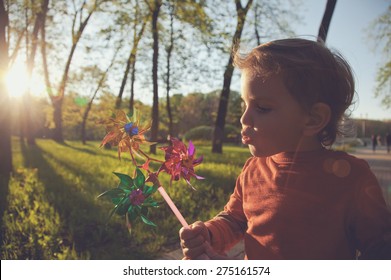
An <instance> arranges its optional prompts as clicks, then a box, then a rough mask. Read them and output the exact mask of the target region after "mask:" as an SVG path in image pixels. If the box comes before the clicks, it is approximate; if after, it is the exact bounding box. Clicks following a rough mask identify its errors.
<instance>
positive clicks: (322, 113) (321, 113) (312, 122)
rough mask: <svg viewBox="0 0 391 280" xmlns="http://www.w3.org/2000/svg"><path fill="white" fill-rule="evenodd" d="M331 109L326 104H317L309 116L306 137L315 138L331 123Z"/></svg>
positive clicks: (305, 130) (305, 129)
mask: <svg viewBox="0 0 391 280" xmlns="http://www.w3.org/2000/svg"><path fill="white" fill-rule="evenodd" d="M330 117H331V109H330V107H329V105H327V104H325V103H321V102H319V103H315V104H314V105H313V106H312V108H311V110H310V112H309V115H308V121H307V123H306V124H305V127H304V135H306V136H313V135H316V134H318V133H319V132H320V131H322V129H323V128H324V127H325V126H326V125H327V124H328V123H329V121H330Z"/></svg>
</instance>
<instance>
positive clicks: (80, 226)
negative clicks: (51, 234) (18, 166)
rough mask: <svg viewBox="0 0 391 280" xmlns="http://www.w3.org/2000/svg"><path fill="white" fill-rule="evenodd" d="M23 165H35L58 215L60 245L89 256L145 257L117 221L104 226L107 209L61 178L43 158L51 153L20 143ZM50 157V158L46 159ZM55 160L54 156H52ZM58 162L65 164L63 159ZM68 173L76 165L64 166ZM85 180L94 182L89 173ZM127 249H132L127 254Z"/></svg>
mask: <svg viewBox="0 0 391 280" xmlns="http://www.w3.org/2000/svg"><path fill="white" fill-rule="evenodd" d="M21 151H22V154H23V158H24V165H25V166H26V167H29V168H37V169H38V176H39V179H40V181H42V183H43V184H44V185H45V194H46V196H47V199H48V201H50V203H51V204H52V205H53V206H54V208H55V210H56V211H57V212H58V213H59V215H60V217H61V225H62V229H61V231H60V232H61V238H62V240H63V244H64V245H67V246H69V247H70V248H72V247H74V248H75V249H76V251H77V252H78V253H79V254H80V255H89V256H90V257H91V258H92V259H132V258H134V259H139V258H144V259H145V258H146V256H144V255H143V254H142V253H140V252H138V251H137V250H136V248H134V244H131V242H130V238H129V236H128V235H127V232H126V230H124V228H123V227H121V225H120V224H119V223H110V227H106V226H105V224H104V223H105V222H106V219H105V217H107V215H108V212H107V209H103V207H102V208H99V207H97V206H96V204H95V203H94V199H95V196H94V194H91V198H90V197H88V195H89V194H88V192H87V193H86V192H85V190H81V189H80V188H78V185H77V182H70V180H69V179H68V180H66V179H65V175H66V174H61V171H57V170H55V169H54V168H53V166H54V165H52V164H51V163H50V162H49V161H48V160H47V159H46V158H48V157H50V156H51V155H50V154H48V153H47V152H45V151H44V150H42V149H41V148H40V147H39V145H37V146H32V147H28V146H25V145H24V144H23V143H21ZM51 160H52V158H51V159H50V161H51ZM56 160H57V159H56ZM59 164H61V165H65V164H64V163H63V162H60V163H59ZM64 168H65V169H69V172H70V173H71V172H76V174H80V172H81V171H80V170H77V168H76V167H72V168H71V167H70V166H69V165H67V166H64ZM83 176H85V178H88V181H89V183H91V184H97V182H94V180H93V178H91V174H83ZM129 252H132V254H130V253H129Z"/></svg>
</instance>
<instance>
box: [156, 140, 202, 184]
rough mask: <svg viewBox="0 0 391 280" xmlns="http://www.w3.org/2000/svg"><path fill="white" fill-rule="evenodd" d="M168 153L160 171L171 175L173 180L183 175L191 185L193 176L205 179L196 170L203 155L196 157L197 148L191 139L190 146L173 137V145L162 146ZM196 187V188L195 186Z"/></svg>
mask: <svg viewBox="0 0 391 280" xmlns="http://www.w3.org/2000/svg"><path fill="white" fill-rule="evenodd" d="M161 149H162V150H163V151H164V152H165V153H166V155H165V162H164V163H163V164H162V166H161V167H160V169H159V170H158V173H159V172H161V171H163V172H166V173H168V174H170V175H171V182H172V181H173V180H174V181H178V180H179V179H180V178H181V177H182V178H184V179H185V180H186V182H187V184H188V185H189V186H191V187H192V188H193V186H192V185H191V184H190V179H191V177H195V178H196V179H204V178H203V177H201V176H198V175H197V174H195V172H194V167H195V166H197V165H199V164H200V163H201V162H202V160H203V157H202V156H200V157H199V158H197V159H194V156H195V152H196V149H195V147H194V145H193V143H192V142H191V141H189V147H188V148H187V147H186V145H185V144H184V143H183V142H181V141H180V140H178V139H176V138H172V139H171V146H166V147H161ZM193 189H194V188H193Z"/></svg>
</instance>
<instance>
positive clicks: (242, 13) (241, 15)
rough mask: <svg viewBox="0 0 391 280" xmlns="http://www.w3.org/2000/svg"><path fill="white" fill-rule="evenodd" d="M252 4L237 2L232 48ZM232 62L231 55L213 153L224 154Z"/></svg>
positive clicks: (217, 118) (238, 39) (237, 41)
mask: <svg viewBox="0 0 391 280" xmlns="http://www.w3.org/2000/svg"><path fill="white" fill-rule="evenodd" d="M252 2H253V1H252V0H249V1H248V2H247V5H246V7H244V8H243V7H242V4H241V2H240V0H235V3H236V12H237V20H238V22H237V24H236V30H235V34H234V36H233V38H232V48H235V47H236V45H237V44H238V43H239V41H240V38H241V36H242V31H243V27H244V23H245V21H246V15H247V12H248V10H249V8H250V7H251V4H252ZM232 62H233V57H232V55H230V57H229V60H228V64H227V66H226V68H225V71H224V83H223V90H222V91H221V95H220V101H219V108H218V111H217V117H216V122H215V129H214V132H213V140H212V153H222V152H223V141H224V127H225V118H226V116H227V110H228V100H229V94H230V87H231V80H232V74H233V70H234V67H233V65H232Z"/></svg>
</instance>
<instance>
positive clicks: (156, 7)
mask: <svg viewBox="0 0 391 280" xmlns="http://www.w3.org/2000/svg"><path fill="white" fill-rule="evenodd" d="M145 2H146V4H147V5H148V8H149V10H150V12H151V15H152V37H153V43H152V44H153V56H152V83H153V103H152V127H151V141H152V142H156V141H157V140H158V139H157V138H158V132H159V89H158V60H159V29H158V19H159V12H160V8H161V6H162V4H163V3H162V0H153V1H151V3H150V2H149V1H148V0H145ZM150 152H151V153H153V154H156V145H152V146H151V148H150Z"/></svg>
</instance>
